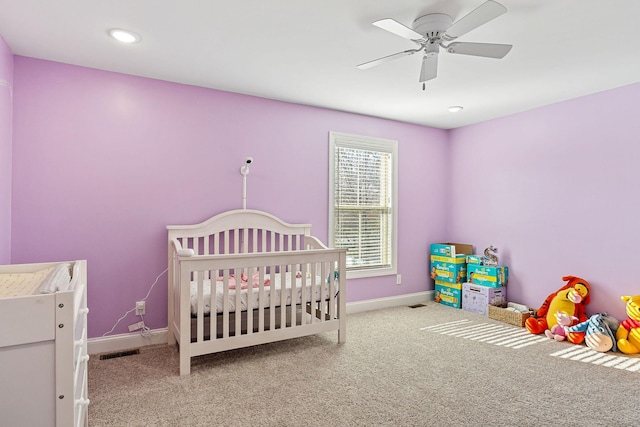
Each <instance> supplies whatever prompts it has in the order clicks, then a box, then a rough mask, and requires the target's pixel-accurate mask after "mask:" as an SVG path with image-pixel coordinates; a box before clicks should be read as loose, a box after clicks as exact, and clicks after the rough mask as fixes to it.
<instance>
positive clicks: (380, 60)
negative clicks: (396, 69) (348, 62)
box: [356, 49, 420, 70]
mask: <svg viewBox="0 0 640 427" xmlns="http://www.w3.org/2000/svg"><path fill="white" fill-rule="evenodd" d="M416 52H420V49H410V50H405V51H404V52H398V53H394V54H393V55H388V56H383V57H382V58H378V59H374V60H373V61H369V62H365V63H363V64H360V65H356V68H359V69H361V70H366V69H367V68H371V67H375V66H376V65H380V64H384V63H385V62H389V61H393V60H394V59H398V58H402V57H403V56H408V55H413V54H414V53H416Z"/></svg>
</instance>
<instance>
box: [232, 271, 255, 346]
mask: <svg viewBox="0 0 640 427" xmlns="http://www.w3.org/2000/svg"><path fill="white" fill-rule="evenodd" d="M246 274H247V311H246V315H247V335H251V334H253V294H254V289H253V268H248V269H247V273H246ZM236 312H237V311H236Z"/></svg>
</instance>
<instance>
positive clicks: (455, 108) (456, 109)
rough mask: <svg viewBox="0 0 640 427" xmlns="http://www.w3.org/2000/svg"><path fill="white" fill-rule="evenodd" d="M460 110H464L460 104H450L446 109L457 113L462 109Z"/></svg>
mask: <svg viewBox="0 0 640 427" xmlns="http://www.w3.org/2000/svg"><path fill="white" fill-rule="evenodd" d="M462 110H464V107H462V106H460V105H452V106H451V107H449V108H448V109H447V111H449V112H450V113H457V112H458V111H462Z"/></svg>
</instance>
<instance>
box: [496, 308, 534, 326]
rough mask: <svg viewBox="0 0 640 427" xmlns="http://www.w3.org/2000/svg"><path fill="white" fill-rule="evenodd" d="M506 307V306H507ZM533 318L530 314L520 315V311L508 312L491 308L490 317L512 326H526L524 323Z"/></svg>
mask: <svg viewBox="0 0 640 427" xmlns="http://www.w3.org/2000/svg"><path fill="white" fill-rule="evenodd" d="M505 306H506V305H505ZM530 316H531V314H530V313H520V312H518V311H511V310H507V309H506V308H502V307H497V306H495V305H490V306H489V317H490V318H491V319H496V320H499V321H501V322H505V323H508V324H510V325H516V326H520V327H522V326H524V322H525V321H526V320H527V319H528V318H529V317H530Z"/></svg>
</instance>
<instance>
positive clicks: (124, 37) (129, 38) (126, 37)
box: [109, 28, 140, 43]
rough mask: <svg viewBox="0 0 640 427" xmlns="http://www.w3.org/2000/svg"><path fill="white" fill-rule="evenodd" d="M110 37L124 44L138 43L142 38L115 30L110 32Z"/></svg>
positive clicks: (124, 31)
mask: <svg viewBox="0 0 640 427" xmlns="http://www.w3.org/2000/svg"><path fill="white" fill-rule="evenodd" d="M109 35H110V36H111V37H113V38H114V39H116V40H118V41H120V42H122V43H136V42H139V41H140V36H139V35H137V34H136V33H132V32H131V31H127V30H121V29H119V28H113V29H111V30H109Z"/></svg>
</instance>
